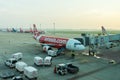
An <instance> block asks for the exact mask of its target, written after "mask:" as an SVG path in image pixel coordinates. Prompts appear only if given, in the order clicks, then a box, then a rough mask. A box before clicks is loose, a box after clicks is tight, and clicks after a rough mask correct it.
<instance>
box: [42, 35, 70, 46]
mask: <svg viewBox="0 0 120 80" xmlns="http://www.w3.org/2000/svg"><path fill="white" fill-rule="evenodd" d="M44 41H46V42H53V43H60V44H66V43H67V41H68V40H67V39H60V38H48V37H47V38H45V39H44Z"/></svg>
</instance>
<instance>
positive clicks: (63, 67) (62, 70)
mask: <svg viewBox="0 0 120 80" xmlns="http://www.w3.org/2000/svg"><path fill="white" fill-rule="evenodd" d="M54 73H57V74H59V75H66V74H67V67H66V65H65V64H58V65H57V66H55V68H54Z"/></svg>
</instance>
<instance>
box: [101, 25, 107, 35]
mask: <svg viewBox="0 0 120 80" xmlns="http://www.w3.org/2000/svg"><path fill="white" fill-rule="evenodd" d="M101 28H102V34H103V35H105V34H107V35H108V33H107V31H106V29H105V28H104V27H103V26H101Z"/></svg>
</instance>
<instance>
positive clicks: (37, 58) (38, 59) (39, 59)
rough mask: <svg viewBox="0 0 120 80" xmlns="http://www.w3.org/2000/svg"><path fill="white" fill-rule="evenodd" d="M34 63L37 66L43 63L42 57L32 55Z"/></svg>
mask: <svg viewBox="0 0 120 80" xmlns="http://www.w3.org/2000/svg"><path fill="white" fill-rule="evenodd" d="M34 64H35V65H37V66H40V65H44V62H43V58H41V57H39V56H36V57H34Z"/></svg>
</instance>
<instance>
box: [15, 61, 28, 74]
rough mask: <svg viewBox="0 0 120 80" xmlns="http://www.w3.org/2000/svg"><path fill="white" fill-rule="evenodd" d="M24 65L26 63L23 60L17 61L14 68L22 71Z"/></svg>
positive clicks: (25, 65)
mask: <svg viewBox="0 0 120 80" xmlns="http://www.w3.org/2000/svg"><path fill="white" fill-rule="evenodd" d="M24 67H27V64H26V63H25V62H22V61H19V62H17V63H16V64H15V68H16V70H18V71H19V72H23V71H24Z"/></svg>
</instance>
